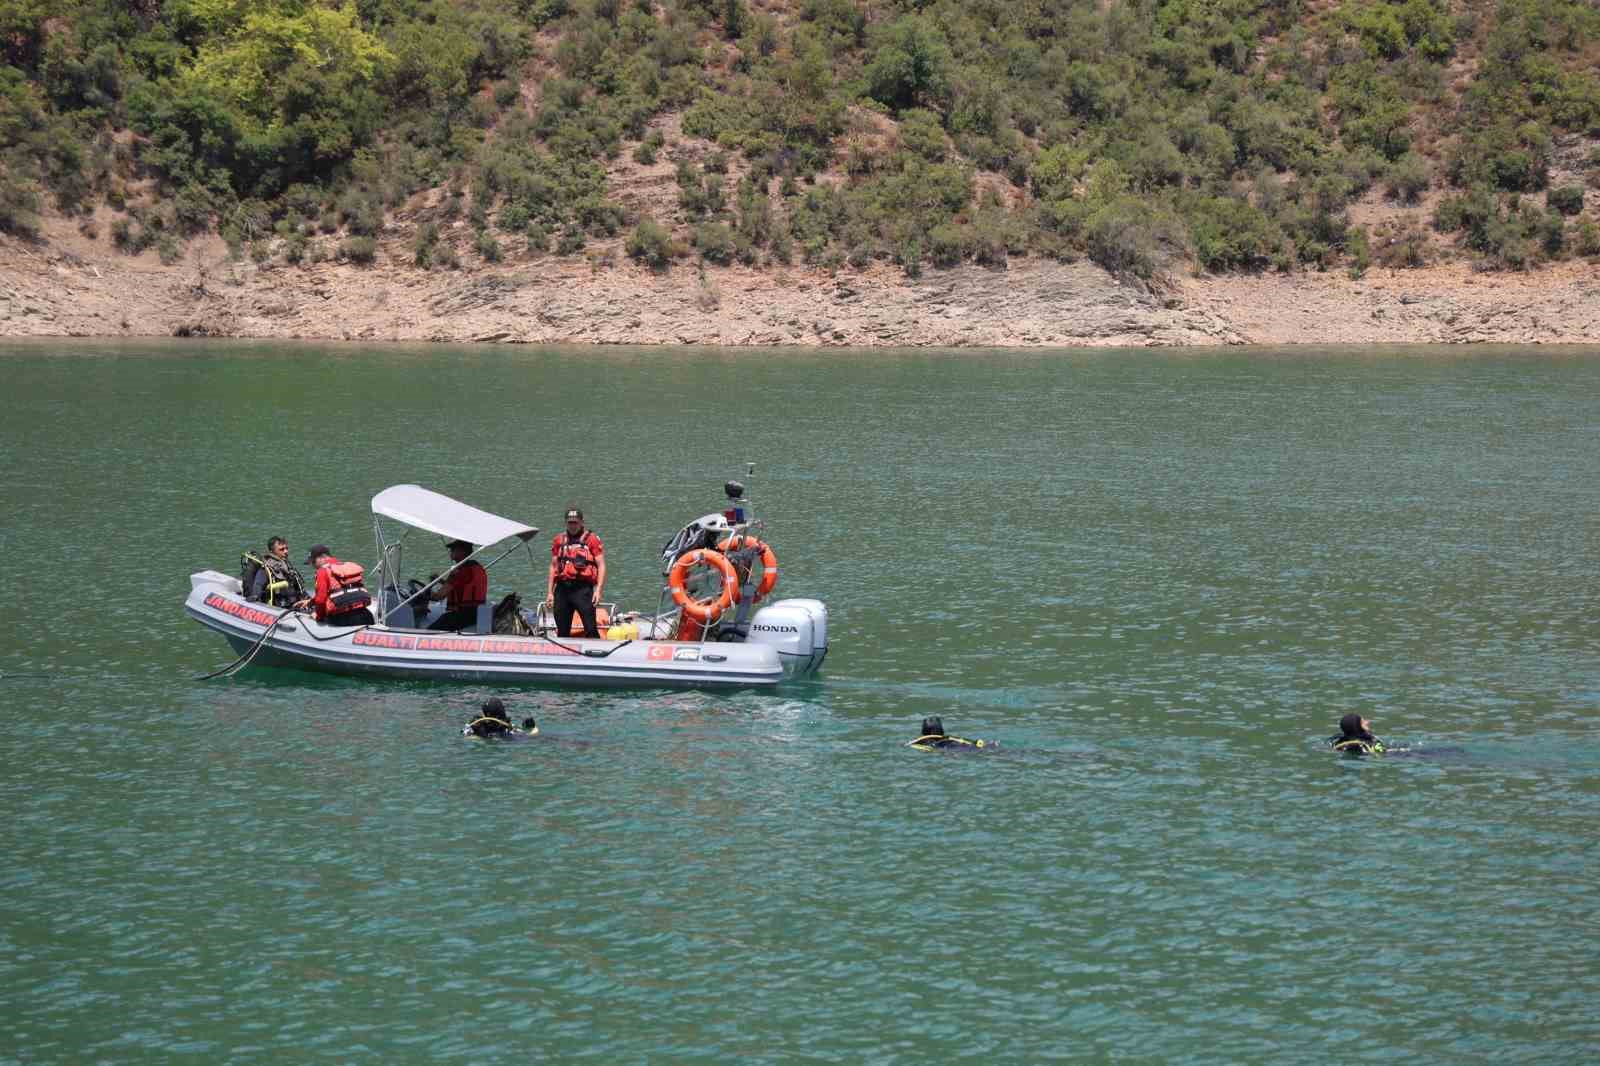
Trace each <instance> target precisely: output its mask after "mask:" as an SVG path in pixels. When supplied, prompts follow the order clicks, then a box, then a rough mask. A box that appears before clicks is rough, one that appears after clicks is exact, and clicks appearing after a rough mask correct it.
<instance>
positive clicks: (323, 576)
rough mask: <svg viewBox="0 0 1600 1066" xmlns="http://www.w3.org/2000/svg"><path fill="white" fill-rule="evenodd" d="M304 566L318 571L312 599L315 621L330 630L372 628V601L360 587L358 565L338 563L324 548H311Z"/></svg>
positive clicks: (360, 574)
mask: <svg viewBox="0 0 1600 1066" xmlns="http://www.w3.org/2000/svg"><path fill="white" fill-rule="evenodd" d="M306 563H307V565H309V566H314V567H316V568H317V591H316V593H315V594H314V595H313V596H312V597H311V607H312V609H313V610H314V611H316V615H317V621H319V622H321V623H323V624H324V625H330V626H370V625H372V623H373V618H372V612H371V611H370V610H368V609H367V608H368V604H370V603H371V602H372V597H371V596H370V595H369V594H368V593H367V590H366V587H365V585H364V584H363V571H362V568H361V566H360V565H359V564H356V563H346V562H341V561H340V560H339V559H337V558H335V557H334V554H333V553H332V552H331V551H329V550H328V546H327V545H326V544H318V545H317V546H316V547H315V548H312V549H311V554H310V555H307V556H306Z"/></svg>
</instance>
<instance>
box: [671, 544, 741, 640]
mask: <svg viewBox="0 0 1600 1066" xmlns="http://www.w3.org/2000/svg"><path fill="white" fill-rule="evenodd" d="M697 566H710V567H712V568H714V569H716V570H717V571H718V572H719V573H721V574H722V594H721V595H719V596H718V597H717V598H716V599H705V600H697V599H695V598H694V597H693V596H690V595H689V590H688V589H687V588H686V587H685V586H684V582H685V581H686V580H687V579H688V577H689V571H690V570H692V569H694V568H695V567H697ZM667 587H668V588H669V589H671V590H672V602H673V603H675V604H677V605H678V606H679V607H681V608H683V613H684V615H685V616H686V617H688V618H693V619H694V620H695V621H697V622H715V621H716V620H717V619H718V618H719V617H721V615H722V612H723V611H726V610H727V609H728V608H729V607H730V606H731V605H732V604H733V600H734V597H735V596H737V595H738V594H739V572H738V571H737V570H735V569H734V568H733V564H732V563H730V562H728V558H727V556H725V555H722V554H719V553H718V552H714V551H712V550H711V549H710V548H696V549H695V550H694V551H692V552H685V553H684V554H683V555H680V556H678V561H677V562H675V563H673V564H672V572H671V573H669V574H668V575H667Z"/></svg>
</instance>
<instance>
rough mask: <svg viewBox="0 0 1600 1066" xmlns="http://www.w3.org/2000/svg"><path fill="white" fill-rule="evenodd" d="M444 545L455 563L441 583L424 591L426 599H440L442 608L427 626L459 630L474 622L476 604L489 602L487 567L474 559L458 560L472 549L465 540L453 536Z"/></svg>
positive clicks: (478, 605) (469, 627)
mask: <svg viewBox="0 0 1600 1066" xmlns="http://www.w3.org/2000/svg"><path fill="white" fill-rule="evenodd" d="M446 547H448V548H449V549H450V561H451V562H452V563H455V564H457V565H456V568H455V569H454V570H452V571H450V576H449V577H447V578H445V579H444V583H443V584H442V585H441V586H439V587H438V588H435V589H434V590H433V591H432V592H430V593H428V598H429V599H430V600H444V608H445V610H444V614H441V615H440V616H439V617H438V618H435V619H434V620H433V624H432V625H430V626H429V627H428V628H429V629H445V630H450V631H451V632H460V631H461V630H463V629H471V628H473V627H474V626H476V625H477V624H478V608H479V607H482V606H483V605H484V604H485V603H487V602H489V571H487V570H485V569H484V568H483V564H481V563H479V562H478V561H477V560H476V559H474V560H472V561H471V562H467V563H463V562H462V560H463V559H465V558H466V557H467V556H469V555H471V554H472V552H473V546H472V545H471V544H469V543H468V542H466V541H464V540H453V541H451V542H450V543H449V544H448V545H446Z"/></svg>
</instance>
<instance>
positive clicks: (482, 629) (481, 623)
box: [472, 603, 494, 633]
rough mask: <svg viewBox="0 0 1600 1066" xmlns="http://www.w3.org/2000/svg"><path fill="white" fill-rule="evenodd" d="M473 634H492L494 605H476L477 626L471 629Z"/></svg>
mask: <svg viewBox="0 0 1600 1066" xmlns="http://www.w3.org/2000/svg"><path fill="white" fill-rule="evenodd" d="M472 631H473V632H474V633H493V632H494V604H492V603H480V604H479V605H478V624H477V625H475V626H473V627H472Z"/></svg>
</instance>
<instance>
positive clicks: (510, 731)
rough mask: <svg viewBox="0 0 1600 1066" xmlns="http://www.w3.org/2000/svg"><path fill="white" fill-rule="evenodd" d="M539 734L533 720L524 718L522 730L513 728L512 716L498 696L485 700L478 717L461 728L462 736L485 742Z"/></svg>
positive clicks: (519, 738) (517, 738)
mask: <svg viewBox="0 0 1600 1066" xmlns="http://www.w3.org/2000/svg"><path fill="white" fill-rule="evenodd" d="M538 734H539V724H538V723H537V722H535V721H534V720H533V719H532V718H524V719H523V720H522V728H521V729H520V730H518V729H514V728H512V725H511V716H510V715H509V714H508V713H507V712H506V705H505V703H503V702H502V701H501V700H500V698H499V697H498V696H491V697H490V698H489V699H486V700H484V701H483V708H482V712H481V713H480V714H479V715H478V717H477V718H474V719H473V720H472V721H470V722H468V723H467V724H466V725H464V726H462V727H461V735H462V736H464V737H481V738H482V739H484V740H521V739H522V738H523V737H532V736H538Z"/></svg>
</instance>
